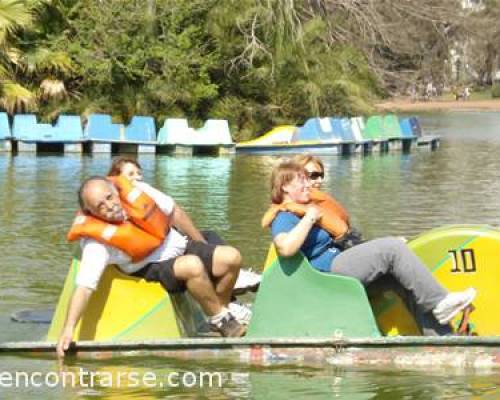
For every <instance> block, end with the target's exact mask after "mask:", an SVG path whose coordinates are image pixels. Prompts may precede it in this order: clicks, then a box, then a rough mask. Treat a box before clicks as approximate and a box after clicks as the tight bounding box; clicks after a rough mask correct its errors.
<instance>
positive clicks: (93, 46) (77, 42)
mask: <svg viewBox="0 0 500 400" xmlns="http://www.w3.org/2000/svg"><path fill="white" fill-rule="evenodd" d="M11 1H12V0H11ZM14 3H16V4H17V3H19V2H18V1H14ZM22 4H23V5H24V6H25V11H26V12H27V15H29V16H30V19H29V22H28V20H26V21H25V24H24V25H20V26H19V34H18V35H15V36H12V43H13V44H14V45H15V46H13V47H12V48H13V49H14V50H13V52H12V53H11V55H10V58H9V57H7V55H8V54H7V52H5V53H4V54H5V55H4V58H5V60H6V61H5V62H4V63H1V62H0V73H1V74H2V75H7V76H9V78H10V82H11V83H10V84H9V86H6V87H5V88H4V90H3V93H4V100H3V104H4V108H6V109H8V110H9V112H16V111H22V110H27V109H30V110H38V112H39V113H41V114H42V117H49V116H50V117H53V116H55V115H56V114H57V113H58V111H61V112H63V111H64V112H75V113H81V114H84V115H87V114H89V113H92V112H103V113H109V114H112V115H113V116H114V118H116V119H117V120H121V121H124V122H127V121H128V120H129V119H130V118H131V117H132V116H133V115H134V114H143V115H144V114H145V115H153V116H155V117H156V118H157V119H158V120H159V121H162V120H163V119H164V118H166V117H186V118H189V119H190V120H191V121H203V120H205V119H207V118H224V119H228V120H229V122H230V124H231V127H232V131H233V132H234V139H236V140H244V139H250V138H252V137H255V136H256V135H257V134H261V133H263V132H265V131H266V130H268V129H270V128H271V127H272V126H273V125H277V124H298V123H302V122H303V121H304V120H305V119H307V118H309V117H311V116H327V115H335V114H347V115H351V114H359V113H363V112H366V111H369V110H370V104H371V102H372V99H374V98H375V96H376V95H377V94H379V92H380V84H379V81H377V79H376V78H375V76H374V74H373V71H372V70H371V68H370V67H369V64H368V62H367V60H366V57H365V55H364V54H363V51H362V50H361V49H360V48H359V47H357V46H356V45H354V44H352V43H344V42H338V41H337V42H336V41H332V40H331V38H332V36H331V26H330V23H329V20H328V16H327V15H326V14H324V13H322V12H319V11H318V10H314V9H312V8H311V4H310V2H309V1H305V0H304V1H291V0H146V1H144V2H132V1H122V0H106V1H101V0H51V1H43V2H42V1H40V2H35V3H30V4H32V5H31V6H29V7H28V6H27V4H28V3H22ZM13 15H15V13H13ZM19 20H20V21H24V20H23V19H22V18H20V19H19ZM1 21H2V13H1V7H0V23H1ZM5 21H11V22H10V23H13V22H12V21H13V20H12V18H11V19H10V20H9V19H5ZM21 28H22V29H21ZM0 29H1V26H0ZM5 29H6V30H5V32H7V30H8V31H9V32H14V30H12V29H11V28H9V29H7V25H6V28H5ZM2 66H4V70H2V68H1V67H2ZM7 95H8V97H5V96H7Z"/></svg>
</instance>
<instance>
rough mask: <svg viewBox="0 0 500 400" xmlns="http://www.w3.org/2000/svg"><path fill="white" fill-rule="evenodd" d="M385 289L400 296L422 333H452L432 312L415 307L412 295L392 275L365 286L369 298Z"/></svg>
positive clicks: (449, 327)
mask: <svg viewBox="0 0 500 400" xmlns="http://www.w3.org/2000/svg"><path fill="white" fill-rule="evenodd" d="M386 290H392V291H394V292H395V293H397V294H398V296H399V297H401V299H402V300H403V302H404V304H405V305H406V308H408V311H409V312H410V314H412V315H413V318H415V321H416V322H417V325H418V327H419V328H420V330H421V333H422V335H424V336H443V335H451V334H452V333H453V330H452V329H451V326H450V324H446V325H441V324H440V323H439V322H438V320H437V319H436V317H435V316H434V314H433V313H432V312H428V313H423V312H421V311H420V310H419V308H418V307H417V305H416V303H415V299H414V298H413V296H411V294H410V293H409V292H408V291H407V290H405V289H404V288H403V287H402V286H401V284H400V283H399V282H397V281H396V279H394V278H393V277H392V276H390V275H386V276H383V277H381V278H379V279H377V280H375V281H374V282H372V283H370V284H369V285H368V286H367V287H366V292H367V294H368V297H369V298H370V297H371V295H375V294H377V293H380V292H382V291H386Z"/></svg>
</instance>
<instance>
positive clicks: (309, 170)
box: [304, 161, 325, 189]
mask: <svg viewBox="0 0 500 400" xmlns="http://www.w3.org/2000/svg"><path fill="white" fill-rule="evenodd" d="M304 170H305V171H306V174H307V177H308V179H309V181H310V182H311V187H313V188H314V189H321V185H322V184H323V179H324V178H325V172H324V171H323V169H322V168H321V167H320V166H319V165H318V164H316V163H315V162H314V161H309V162H308V163H307V164H306V165H304Z"/></svg>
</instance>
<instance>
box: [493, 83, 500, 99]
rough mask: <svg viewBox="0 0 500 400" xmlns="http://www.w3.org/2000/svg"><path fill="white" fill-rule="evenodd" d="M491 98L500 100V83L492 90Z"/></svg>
mask: <svg viewBox="0 0 500 400" xmlns="http://www.w3.org/2000/svg"><path fill="white" fill-rule="evenodd" d="M491 97H493V98H494V99H497V98H500V83H496V84H494V85H493V87H492V88H491Z"/></svg>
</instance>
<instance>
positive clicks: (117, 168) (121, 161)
mask: <svg viewBox="0 0 500 400" xmlns="http://www.w3.org/2000/svg"><path fill="white" fill-rule="evenodd" d="M125 164H134V165H135V166H136V167H137V168H139V169H140V170H141V171H142V168H141V164H139V162H138V161H137V160H136V159H135V158H131V157H117V158H115V159H114V160H113V162H112V163H111V168H110V169H109V171H108V176H119V175H121V173H122V168H123V166H124V165H125Z"/></svg>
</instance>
